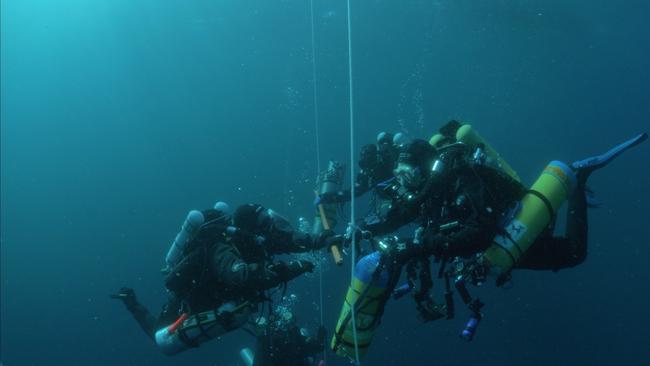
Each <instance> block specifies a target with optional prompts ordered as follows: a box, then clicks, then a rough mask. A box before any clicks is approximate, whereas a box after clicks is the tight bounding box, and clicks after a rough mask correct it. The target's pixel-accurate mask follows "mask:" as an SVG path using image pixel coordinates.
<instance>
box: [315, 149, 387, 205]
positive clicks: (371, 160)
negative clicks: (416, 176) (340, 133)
mask: <svg viewBox="0 0 650 366" xmlns="http://www.w3.org/2000/svg"><path fill="white" fill-rule="evenodd" d="M397 155H398V150H397V148H396V147H395V146H394V145H392V144H388V143H381V144H377V145H375V144H368V145H364V146H363V147H362V148H361V156H360V157H359V168H360V170H359V173H358V174H357V177H356V180H355V185H354V194H355V197H360V196H363V195H364V194H366V193H368V192H370V191H371V190H374V192H375V193H377V194H378V195H379V197H380V198H384V199H385V198H388V197H387V196H386V195H385V194H384V191H383V190H382V189H381V188H380V187H378V185H379V184H380V183H383V182H386V181H389V180H391V179H392V178H393V169H395V164H396V162H397ZM351 198H352V193H351V190H350V189H346V190H342V191H339V192H333V193H330V194H325V195H323V196H322V197H321V202H323V203H343V202H348V201H350V199H351Z"/></svg>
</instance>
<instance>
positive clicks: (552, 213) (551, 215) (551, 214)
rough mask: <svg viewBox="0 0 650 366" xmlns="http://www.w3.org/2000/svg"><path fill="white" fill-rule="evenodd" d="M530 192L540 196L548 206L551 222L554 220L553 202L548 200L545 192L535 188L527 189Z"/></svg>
mask: <svg viewBox="0 0 650 366" xmlns="http://www.w3.org/2000/svg"><path fill="white" fill-rule="evenodd" d="M526 193H528V194H532V195H533V196H535V197H537V198H539V199H540V200H541V201H542V202H544V205H545V206H546V209H547V210H548V217H549V218H550V222H551V223H552V222H554V221H555V220H553V218H554V217H555V210H553V205H552V204H551V201H549V200H548V198H546V197H545V196H544V195H543V194H541V193H539V192H538V191H536V190H534V189H529V190H527V191H526Z"/></svg>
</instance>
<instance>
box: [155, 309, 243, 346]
mask: <svg viewBox="0 0 650 366" xmlns="http://www.w3.org/2000/svg"><path fill="white" fill-rule="evenodd" d="M252 312H253V309H252V307H251V304H250V303H248V302H244V303H242V304H239V305H235V303H234V302H227V303H225V304H223V305H221V306H220V307H219V308H218V309H215V310H209V311H204V312H201V313H198V314H194V315H191V316H188V314H183V315H181V316H180V318H178V320H176V321H175V322H174V323H172V324H171V325H169V326H166V327H163V328H162V329H159V330H158V331H157V332H156V334H155V336H154V339H155V341H156V345H157V346H158V348H159V349H160V350H161V351H162V353H164V354H166V355H168V356H171V355H175V354H177V353H180V352H183V351H185V350H187V349H189V348H196V347H198V346H199V345H201V344H202V343H205V342H207V341H209V340H211V339H213V338H216V337H218V336H221V335H223V334H225V333H228V332H230V331H232V330H235V329H238V328H240V327H241V326H243V325H244V324H246V322H247V321H248V318H249V316H250V315H251V314H252Z"/></svg>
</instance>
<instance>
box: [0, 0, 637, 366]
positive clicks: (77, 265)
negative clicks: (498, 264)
mask: <svg viewBox="0 0 650 366" xmlns="http://www.w3.org/2000/svg"><path fill="white" fill-rule="evenodd" d="M311 3H312V2H310V1H308V0H242V1H209V0H184V1H180V0H163V1H160V0H159V1H153V0H58V1H48V0H5V1H2V2H1V3H0V4H1V9H0V10H1V57H2V58H1V70H0V71H1V90H0V92H1V97H2V98H1V104H0V117H1V136H0V153H1V159H0V163H1V192H0V193H1V211H0V213H1V221H0V224H1V230H0V250H1V252H0V254H1V256H0V274H1V278H0V279H1V283H0V286H1V287H0V295H1V297H0V300H1V301H0V311H1V314H0V315H1V322H0V330H1V337H0V364H1V365H3V366H21V365H38V366H41V365H97V366H105V365H111V366H114V365H156V366H166V365H196V366H201V365H206V366H208V365H242V363H241V359H240V352H239V351H240V349H241V348H243V347H252V348H254V345H255V342H254V341H255V339H254V338H253V337H251V336H250V335H249V334H247V333H245V332H243V331H234V332H230V333H228V334H225V335H223V336H220V337H219V339H215V340H212V341H211V342H207V343H205V344H203V345H201V347H199V348H196V349H191V350H188V351H185V352H183V353H181V354H179V355H176V356H173V357H168V356H165V355H163V354H162V353H161V352H159V351H158V350H157V349H156V347H155V346H154V345H153V344H152V342H151V340H150V339H148V338H147V336H146V335H145V334H144V332H142V330H141V329H140V328H139V327H138V325H137V324H136V322H134V321H133V319H132V317H131V315H130V314H129V313H128V312H127V311H126V310H125V308H124V306H122V304H120V303H119V301H116V300H114V299H111V298H110V297H109V294H112V293H114V292H115V291H117V290H118V289H120V288H121V287H123V286H129V287H133V288H134V289H135V290H136V292H137V294H138V300H139V301H140V302H142V303H143V304H145V305H146V306H147V307H148V308H149V309H151V311H152V312H153V313H157V312H158V311H159V310H160V308H161V306H162V305H163V303H164V301H165V299H166V297H167V293H166V290H165V287H164V283H163V276H162V275H161V273H160V269H161V267H162V266H163V265H164V258H165V254H166V253H167V250H168V248H169V245H170V243H171V241H172V240H173V239H174V237H175V235H176V233H177V232H178V230H179V228H180V226H181V224H182V223H183V220H184V218H185V216H186V215H187V212H188V211H189V210H192V209H203V208H207V207H212V206H213V204H214V203H215V202H216V201H219V200H221V201H225V202H228V203H229V204H230V205H231V206H232V207H236V206H238V205H240V204H244V203H249V202H252V203H259V204H262V205H264V206H265V207H269V208H273V209H274V210H276V211H278V212H280V213H282V214H283V215H284V216H285V217H287V218H289V220H290V221H291V222H292V224H293V225H294V226H297V224H298V218H299V217H301V216H304V217H307V218H308V219H309V220H312V219H313V217H314V206H313V199H314V188H315V186H316V176H317V173H318V165H319V164H318V163H317V154H318V155H319V156H320V167H321V170H322V169H324V168H325V167H326V164H327V162H328V161H329V160H336V161H341V162H343V163H344V164H346V166H347V169H349V161H350V125H349V122H350V121H349V107H350V103H349V102H350V98H349V97H350V96H349V93H348V90H349V89H348V87H349V81H350V80H349V74H348V61H349V58H348V57H349V56H350V55H349V54H348V28H347V27H348V18H347V11H348V10H347V3H346V1H344V0H327V1H325V0H313V16H312V12H311ZM350 11H351V18H350V25H351V29H352V32H351V37H352V38H351V41H352V42H351V44H352V54H351V56H352V80H353V86H354V92H353V97H354V98H353V105H354V151H353V158H354V159H355V161H357V160H358V156H359V152H360V148H361V146H362V145H364V144H368V143H374V142H375V138H376V136H377V134H378V133H379V132H381V131H388V132H392V133H396V132H402V133H403V134H405V135H406V136H407V137H408V138H409V139H414V138H422V139H426V140H428V139H429V138H430V137H431V136H432V135H433V134H434V133H436V131H437V130H438V128H440V127H441V126H442V125H443V124H445V123H446V122H447V121H449V120H452V119H456V120H459V121H463V122H467V123H471V124H472V126H473V127H474V128H475V129H476V130H477V131H480V133H481V135H482V136H483V137H485V139H486V140H487V141H489V142H490V144H491V145H492V146H493V147H494V148H495V149H496V150H498V152H499V153H500V155H501V156H502V157H503V158H504V159H506V160H507V161H508V163H509V164H510V165H511V166H512V167H513V168H514V169H515V170H516V171H517V172H518V174H519V175H520V176H521V178H522V181H523V182H524V183H525V185H526V186H529V185H530V184H532V183H533V182H534V181H535V179H536V178H537V177H538V176H539V174H540V172H541V171H542V170H543V169H544V166H545V165H546V164H547V163H548V162H549V161H551V160H556V159H557V160H562V161H566V162H572V161H574V160H577V159H582V158H585V157H587V156H592V155H594V154H599V153H601V152H603V151H606V150H607V149H609V148H610V147H612V146H614V145H615V144H617V143H619V142H622V141H624V140H626V139H628V138H631V137H633V136H635V135H638V134H640V133H643V132H648V131H649V130H650V27H649V26H648V21H649V19H650V2H648V1H644V0H627V1H604V0H590V1H587V0H564V1H557V0H554V1H550V0H511V1H506V0H494V1H480V0H435V1H434V0H428V1H425V0H412V1H411V0H408V1H390V0H366V1H361V0H351V1H350ZM312 22H313V23H312ZM312 25H313V30H314V37H313V38H312V33H311V32H312ZM312 41H313V42H314V43H313V46H314V47H313V48H312ZM312 49H313V50H314V51H315V52H314V54H312ZM312 61H315V65H314V64H312ZM313 66H315V68H314V69H312V67H313ZM314 70H315V76H316V78H315V80H314V78H313V71H314ZM314 81H315V82H316V93H314V89H313V85H314ZM314 97H316V100H317V105H318V113H317V115H318V124H316V123H315V119H314V116H315V114H314V107H315V103H314V101H315V98H314ZM317 126H318V128H317ZM316 141H318V145H317V143H316ZM649 161H650V144H649V143H647V142H646V143H644V144H641V145H640V146H638V147H636V148H634V149H632V150H630V151H629V152H627V153H625V154H624V155H623V156H621V157H620V158H619V159H617V160H616V161H615V162H613V163H612V164H610V165H609V166H607V168H606V169H603V170H602V171H598V172H595V173H594V174H593V177H592V178H590V180H589V187H590V188H591V189H592V190H593V191H594V192H595V193H596V195H597V197H598V199H599V200H601V201H602V203H603V204H602V206H601V207H600V208H597V209H590V210H589V251H588V253H589V254H588V257H587V259H586V261H585V262H584V263H583V264H581V265H580V266H577V267H575V268H571V269H563V270H560V271H558V272H552V271H515V273H514V275H513V279H512V283H511V284H510V285H509V286H505V287H504V288H497V287H495V286H494V285H493V284H492V283H487V284H485V285H484V286H482V287H480V288H478V289H476V290H475V291H476V293H478V294H479V295H480V296H481V299H482V300H483V301H484V302H485V303H486V306H485V307H484V308H483V310H482V311H483V314H484V318H483V319H482V321H481V325H480V329H479V330H478V331H477V334H476V336H475V338H474V340H473V341H472V342H465V341H463V340H461V339H459V337H458V333H459V331H460V330H461V329H462V328H463V325H464V322H465V320H466V317H465V312H464V309H463V311H460V310H459V311H458V313H459V314H458V316H457V317H456V318H455V319H453V320H449V321H447V320H444V319H442V320H437V321H435V322H429V323H423V322H421V321H420V320H418V317H417V312H416V310H415V307H414V305H413V301H411V300H410V299H402V300H399V301H394V300H390V301H389V303H388V304H387V306H386V311H385V314H384V316H383V319H382V322H381V325H380V327H379V328H378V330H377V333H376V336H375V338H374V340H373V343H372V345H371V347H370V348H369V350H368V352H367V355H366V356H365V357H364V358H363V360H362V361H363V362H362V363H363V364H364V365H405V364H416V365H450V366H455V365H458V366H461V365H462V366H467V365H484V366H491V365H504V364H505V365H540V366H542V365H545V366H546V365H555V366H561V365H572V366H576V365H619V364H625V365H629V366H632V365H646V364H647V363H648V360H649V359H650V320H649V319H648V315H647V313H648V308H650V291H649V289H650V287H649V283H650V265H649V263H650V245H648V244H649V238H650V225H648V222H649V220H648V217H649V215H648V210H649V208H650V191H649V189H648V187H650V169H649V167H650V163H649ZM349 178H350V172H349V171H346V176H345V181H344V186H346V187H349V185H350V183H349ZM356 205H357V213H358V214H357V216H362V215H363V214H365V211H367V206H368V200H367V199H360V200H358V202H357V204H356ZM341 215H342V216H343V217H342V219H343V220H341V221H342V222H341V223H340V224H339V226H338V227H337V232H342V231H343V230H344V222H343V221H347V220H349V205H346V206H344V209H343V210H342V213H341ZM564 215H565V213H564V211H562V212H561V213H560V216H561V217H564ZM558 222H559V223H560V225H559V227H558V228H556V229H557V230H559V231H561V230H563V228H564V224H563V223H564V220H563V219H561V220H559V221H558ZM318 264H319V266H320V267H321V269H322V271H323V307H322V311H323V324H324V326H325V327H326V328H327V331H328V336H327V338H326V339H327V343H328V344H329V339H330V338H331V335H332V332H333V330H334V327H335V324H336V321H337V319H338V318H339V313H340V311H341V305H342V303H343V300H344V297H345V293H346V290H347V288H348V286H349V284H350V257H349V256H345V257H344V264H343V266H336V265H335V264H334V263H333V262H332V260H331V258H329V256H328V257H327V258H326V260H324V261H322V262H319V263H318ZM443 291H444V285H442V284H440V283H436V285H435V287H434V294H435V295H436V296H437V297H440V296H442V292H443ZM319 293H320V291H319V275H318V272H317V271H315V272H314V273H310V274H307V275H306V276H302V277H300V278H298V279H296V280H295V281H291V282H290V283H289V284H288V288H287V294H294V295H295V296H296V298H297V301H296V304H295V309H294V314H295V316H296V318H297V320H298V322H299V323H300V324H302V325H304V326H306V327H307V328H309V329H310V330H312V331H315V330H316V328H317V327H318V325H319V323H320V313H321V308H320V294H319ZM349 362H350V361H349V360H347V359H344V358H340V357H338V356H336V355H335V354H334V353H333V352H331V351H329V352H328V354H327V365H347V364H349Z"/></svg>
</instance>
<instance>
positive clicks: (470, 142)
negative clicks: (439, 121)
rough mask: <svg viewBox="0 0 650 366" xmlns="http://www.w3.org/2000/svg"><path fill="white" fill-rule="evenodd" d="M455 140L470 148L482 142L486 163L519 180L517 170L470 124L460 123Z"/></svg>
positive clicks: (472, 148)
mask: <svg viewBox="0 0 650 366" xmlns="http://www.w3.org/2000/svg"><path fill="white" fill-rule="evenodd" d="M456 141H460V142H462V143H464V144H466V145H467V146H469V147H470V149H471V150H475V149H476V148H477V147H478V145H479V144H482V145H483V146H484V151H485V155H486V157H487V159H486V165H488V166H490V167H492V168H495V169H497V170H500V171H502V172H504V173H506V174H508V175H509V176H510V177H511V178H513V179H514V180H516V181H517V182H521V179H520V178H519V175H517V172H515V170H514V169H512V167H511V166H510V164H508V162H506V161H505V160H504V159H503V158H502V157H501V156H500V155H499V153H498V152H496V150H494V149H493V148H492V146H490V144H488V143H487V142H486V141H485V140H484V139H483V137H481V135H479V134H478V132H476V130H475V129H473V128H472V125H462V126H461V127H460V128H459V129H458V131H456Z"/></svg>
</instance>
